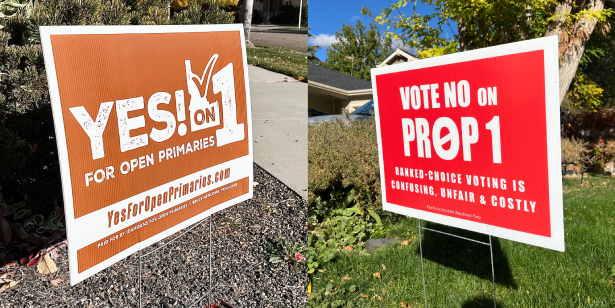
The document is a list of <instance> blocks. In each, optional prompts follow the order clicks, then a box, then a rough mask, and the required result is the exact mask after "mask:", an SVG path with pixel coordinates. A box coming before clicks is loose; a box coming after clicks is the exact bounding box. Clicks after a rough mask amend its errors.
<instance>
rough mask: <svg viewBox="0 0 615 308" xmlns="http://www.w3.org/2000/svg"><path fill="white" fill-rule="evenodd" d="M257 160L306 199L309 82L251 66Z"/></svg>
mask: <svg viewBox="0 0 615 308" xmlns="http://www.w3.org/2000/svg"><path fill="white" fill-rule="evenodd" d="M248 74H249V76H250V98H251V101H252V125H253V127H252V129H253V137H254V140H253V142H254V162H255V163H257V164H258V165H259V166H261V167H262V168H263V169H265V170H266V171H267V172H269V173H271V174H272V175H273V176H275V177H276V178H278V179H279V180H280V181H282V183H284V184H285V185H286V186H288V187H290V188H291V189H293V190H294V191H295V192H297V193H298V194H299V195H301V196H302V197H303V198H304V199H306V200H307V188H308V180H307V159H308V152H307V88H308V87H307V86H308V85H307V83H304V82H298V81H296V80H294V79H293V78H292V77H288V76H285V75H282V74H278V73H274V72H271V71H268V70H265V69H262V68H260V67H255V66H251V65H250V66H248Z"/></svg>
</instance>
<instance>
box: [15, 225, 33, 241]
mask: <svg viewBox="0 0 615 308" xmlns="http://www.w3.org/2000/svg"><path fill="white" fill-rule="evenodd" d="M17 233H19V237H21V238H23V239H26V238H29V237H30V235H29V234H28V233H27V232H26V230H24V229H23V227H22V226H21V225H19V226H18V227H17Z"/></svg>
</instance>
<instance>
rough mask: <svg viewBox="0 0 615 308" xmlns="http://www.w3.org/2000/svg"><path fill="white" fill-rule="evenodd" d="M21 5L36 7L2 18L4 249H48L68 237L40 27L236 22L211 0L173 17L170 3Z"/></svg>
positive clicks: (0, 209)
mask: <svg viewBox="0 0 615 308" xmlns="http://www.w3.org/2000/svg"><path fill="white" fill-rule="evenodd" d="M203 1H204V0H203ZM0 2H1V3H4V2H5V1H4V0H0ZM18 2H20V3H26V2H27V3H28V5H24V6H22V7H21V8H19V9H17V10H11V11H10V12H8V13H10V14H8V13H6V14H5V13H3V14H4V15H5V16H10V17H0V163H1V164H2V166H1V168H2V171H1V172H0V245H8V244H9V242H12V243H16V242H19V241H27V242H31V243H34V244H45V243H48V242H50V241H53V240H55V239H58V238H59V237H60V233H62V232H64V219H63V211H62V209H63V204H62V187H61V181H60V168H59V164H58V157H57V149H56V140H55V131H54V126H53V119H52V114H51V105H50V101H49V91H48V89H47V78H46V73H45V66H44V61H43V55H42V49H41V46H40V34H39V30H38V29H39V28H38V27H39V26H46V25H129V24H133V25H141V24H148V25H165V24H200V23H229V22H231V21H232V18H233V17H232V16H231V15H230V14H228V13H226V12H224V11H223V10H221V9H220V8H219V7H218V6H217V5H216V4H214V3H212V2H213V1H204V2H208V3H210V7H209V9H208V10H201V6H200V5H197V1H196V0H190V1H188V4H189V7H188V8H187V9H185V10H183V11H181V12H178V13H175V14H174V16H173V17H172V18H169V9H168V5H169V3H170V0H38V1H29V2H28V1H25V0H23V1H22V0H19V1H18ZM2 12H5V11H4V10H3V11H2ZM0 16H2V15H0Z"/></svg>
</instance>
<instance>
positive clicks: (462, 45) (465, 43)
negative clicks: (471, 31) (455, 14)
mask: <svg viewBox="0 0 615 308" xmlns="http://www.w3.org/2000/svg"><path fill="white" fill-rule="evenodd" d="M457 33H459V51H466V50H471V49H472V48H471V47H470V39H469V38H468V35H467V34H466V26H465V24H464V23H463V20H461V18H459V20H457Z"/></svg>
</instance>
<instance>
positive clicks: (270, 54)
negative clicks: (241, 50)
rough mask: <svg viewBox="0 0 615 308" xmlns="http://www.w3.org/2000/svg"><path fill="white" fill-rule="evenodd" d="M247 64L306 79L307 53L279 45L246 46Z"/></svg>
mask: <svg viewBox="0 0 615 308" xmlns="http://www.w3.org/2000/svg"><path fill="white" fill-rule="evenodd" d="M247 52H248V64H251V65H254V66H258V67H262V68H264V69H267V70H270V71H274V72H277V73H280V74H284V75H288V76H292V77H293V78H295V79H299V80H305V81H307V75H308V74H307V71H308V69H307V53H306V52H299V51H296V50H292V49H286V48H281V47H267V46H256V47H255V48H248V49H247Z"/></svg>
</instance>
